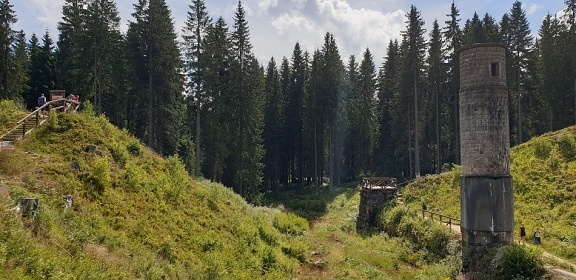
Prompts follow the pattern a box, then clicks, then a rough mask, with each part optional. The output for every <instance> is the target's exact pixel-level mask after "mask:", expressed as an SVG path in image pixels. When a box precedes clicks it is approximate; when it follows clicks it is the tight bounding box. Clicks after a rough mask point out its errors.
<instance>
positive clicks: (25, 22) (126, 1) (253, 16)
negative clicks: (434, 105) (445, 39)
mask: <svg viewBox="0 0 576 280" xmlns="http://www.w3.org/2000/svg"><path fill="white" fill-rule="evenodd" d="M10 2H11V4H12V5H13V6H14V10H15V12H16V16H17V17H18V22H17V23H16V25H15V26H14V28H15V29H18V30H19V29H22V30H24V32H25V33H26V35H27V36H28V38H29V36H30V35H31V34H32V33H36V34H37V35H39V36H42V35H43V34H44V32H45V30H48V31H49V32H50V35H51V36H52V38H53V40H54V41H56V40H57V37H58V35H57V29H56V27H57V23H58V21H60V20H61V16H62V15H61V11H62V5H63V3H64V0H11V1H10ZM136 2H137V1H136V0H117V1H116V3H117V5H118V10H119V12H120V16H121V17H122V25H121V26H122V27H121V28H122V30H123V31H125V30H126V28H127V22H128V20H132V18H131V15H130V14H131V13H132V12H133V3H136ZM166 2H167V4H168V6H169V8H170V9H171V11H172V16H173V18H174V23H175V26H176V31H177V32H179V33H180V30H181V29H182V25H183V24H184V22H185V21H186V13H187V11H188V5H189V4H190V3H191V0H166ZM205 3H206V6H207V8H208V10H209V12H210V15H211V16H212V17H213V18H215V19H216V18H218V17H220V16H222V17H223V18H224V20H225V21H226V22H227V23H228V26H229V27H230V28H231V27H232V25H233V16H234V10H235V9H236V7H237V5H238V1H237V0H205ZM455 3H456V6H457V7H458V9H459V10H460V17H461V19H462V20H461V22H460V24H461V26H463V25H464V22H465V21H466V20H467V19H470V18H471V17H472V15H473V14H474V12H477V13H478V14H479V15H480V17H483V16H484V14H485V13H489V14H490V15H492V16H493V17H494V18H495V19H496V21H500V19H501V18H502V15H504V13H507V12H509V11H510V9H511V8H512V4H513V3H514V0H456V1H455ZM522 3H523V4H522V7H523V9H524V10H525V11H526V14H527V17H528V20H529V22H530V27H531V30H532V33H533V34H534V35H536V34H537V31H538V29H539V28H540V25H541V23H542V19H543V17H544V16H545V15H546V14H547V13H550V14H552V15H555V14H557V13H558V12H560V11H561V10H563V9H564V8H565V5H564V1H563V0H529V1H522ZM411 4H413V5H414V6H416V8H417V9H418V10H419V11H420V12H421V14H422V17H423V19H424V21H425V29H426V30H427V33H429V32H430V30H431V28H432V22H433V21H434V20H435V19H438V22H439V24H440V26H441V27H443V26H444V21H445V20H447V17H446V15H447V14H448V13H449V12H450V5H451V4H452V1H448V0H447V1H438V0H412V1H407V0H243V1H242V5H243V6H244V8H245V10H246V12H247V20H248V24H249V26H250V32H251V42H252V45H253V48H254V49H253V50H254V53H255V54H256V56H257V57H258V59H259V60H260V61H261V62H262V63H264V64H265V63H267V62H268V61H269V60H270V58H271V57H274V58H275V59H276V61H280V59H281V58H282V56H286V57H290V56H291V54H292V50H293V49H294V45H295V44H296V42H300V44H301V45H302V47H303V48H304V49H305V50H308V51H310V52H312V51H313V50H314V49H316V48H321V46H322V43H323V37H324V34H325V33H326V32H330V33H332V34H334V37H335V39H336V42H337V44H338V47H339V49H340V54H341V56H342V58H343V59H344V60H346V59H347V57H348V56H349V55H352V54H353V55H356V56H357V57H361V55H362V53H363V52H364V50H365V49H366V48H370V51H371V52H372V54H373V56H374V59H375V61H376V62H377V63H380V62H381V61H382V58H383V57H384V56H385V54H386V53H385V52H386V47H387V44H388V42H389V40H390V39H400V31H401V30H404V28H405V23H404V21H405V20H406V18H405V15H406V12H408V11H409V10H410V5H411Z"/></svg>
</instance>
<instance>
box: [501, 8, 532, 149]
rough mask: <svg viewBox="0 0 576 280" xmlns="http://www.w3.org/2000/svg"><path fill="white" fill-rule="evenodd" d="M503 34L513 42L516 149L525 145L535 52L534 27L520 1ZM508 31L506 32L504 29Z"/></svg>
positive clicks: (513, 135)
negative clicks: (528, 87) (526, 106)
mask: <svg viewBox="0 0 576 280" xmlns="http://www.w3.org/2000/svg"><path fill="white" fill-rule="evenodd" d="M500 25H501V26H503V28H502V31H503V32H507V34H505V35H504V38H509V39H510V41H509V42H507V43H508V55H509V57H510V59H509V62H508V63H507V64H509V65H510V67H509V70H508V73H507V78H508V89H509V97H510V98H509V102H510V108H511V109H510V127H511V130H510V134H511V142H512V144H513V145H516V144H520V143H522V142H523V141H524V137H523V135H522V125H523V122H524V117H523V112H522V103H523V101H522V99H524V98H529V97H528V94H527V92H526V81H527V76H528V75H529V73H528V64H529V63H530V62H529V58H530V53H531V51H532V45H533V37H532V35H530V26H529V23H528V20H527V18H526V12H525V11H524V10H523V9H522V3H521V2H520V1H516V2H514V4H513V5H512V9H511V10H510V14H509V22H502V23H501V24H500ZM504 27H505V28H504Z"/></svg>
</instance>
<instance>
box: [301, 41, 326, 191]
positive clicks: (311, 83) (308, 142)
mask: <svg viewBox="0 0 576 280" xmlns="http://www.w3.org/2000/svg"><path fill="white" fill-rule="evenodd" d="M321 71H322V53H321V52H320V50H316V51H314V54H313V55H312V60H311V64H310V75H309V79H308V84H307V86H306V92H305V95H304V116H303V120H304V126H303V130H304V133H303V134H304V141H303V142H304V143H303V144H304V165H305V166H306V167H307V168H306V169H305V170H304V176H305V177H306V178H307V181H308V182H312V183H314V185H315V186H320V185H321V184H322V176H323V174H324V173H323V171H324V168H323V167H324V162H325V161H324V147H325V145H324V143H325V139H324V138H322V137H323V135H324V133H323V132H324V131H323V129H322V127H323V126H322V124H323V123H324V122H323V120H322V119H321V106H322V104H321V102H320V88H321V87H320V79H321Z"/></svg>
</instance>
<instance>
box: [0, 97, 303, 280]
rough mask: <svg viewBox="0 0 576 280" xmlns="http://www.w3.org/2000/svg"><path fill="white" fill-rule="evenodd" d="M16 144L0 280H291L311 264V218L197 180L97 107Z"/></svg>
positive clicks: (1, 178)
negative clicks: (25, 207)
mask: <svg viewBox="0 0 576 280" xmlns="http://www.w3.org/2000/svg"><path fill="white" fill-rule="evenodd" d="M3 104H4V105H3V106H6V104H5V103H3ZM4 108H5V107H4ZM4 112H10V110H7V111H2V113H0V116H1V117H6V116H5V115H4ZM16 146H17V149H16V150H14V151H0V205H1V206H2V207H1V208H0V220H1V221H2V222H1V225H2V230H1V232H0V267H1V269H0V278H3V279H76V278H85V279H106V278H108V279H120V278H147V279H161V278H162V277H168V278H170V279H186V278H188V279H192V278H193V279H255V278H259V279H286V278H291V277H293V276H295V275H297V273H298V264H299V262H301V261H304V260H305V256H306V247H305V243H304V242H303V241H301V240H299V239H298V238H297V237H298V236H301V235H302V234H303V233H305V232H306V230H307V229H308V228H307V226H308V224H307V222H306V220H304V219H303V218H300V217H297V216H295V215H293V214H289V213H284V212H282V211H279V210H275V209H270V208H257V207H253V206H251V205H249V204H247V203H246V202H245V201H244V200H243V199H242V198H241V197H239V196H238V195H236V194H234V192H233V191H232V190H230V189H228V188H225V187H223V186H221V185H218V184H215V183H211V182H209V181H207V180H199V181H194V180H192V179H191V178H190V177H189V176H188V174H187V172H186V170H185V168H184V166H183V164H182V163H181V162H180V160H179V159H178V158H177V157H168V158H166V159H162V158H161V157H159V156H157V155H155V153H153V152H152V151H151V150H150V149H149V148H147V147H145V146H144V145H142V144H141V143H140V141H138V140H137V139H135V138H134V137H132V136H130V135H128V133H127V132H126V131H121V130H118V129H117V128H115V127H114V126H113V125H111V124H110V123H109V122H108V121H107V120H106V118H104V117H102V116H99V117H97V116H95V115H94V111H92V110H90V107H89V106H88V108H87V109H86V110H85V111H84V113H83V114H61V115H51V116H50V118H49V121H48V122H47V124H46V125H43V126H42V127H40V128H39V129H37V130H35V131H34V132H33V133H32V134H31V135H30V136H29V137H27V138H26V139H25V140H22V141H18V142H17V143H16ZM65 195H72V196H73V206H72V208H69V209H65V203H64V200H63V196H65ZM27 197H35V198H39V199H40V210H39V211H38V213H37V215H36V217H35V218H34V219H32V218H30V217H26V218H24V217H22V216H21V213H20V212H18V211H17V210H16V209H15V206H16V205H17V202H18V200H19V199H20V198H27ZM291 275H292V276H291Z"/></svg>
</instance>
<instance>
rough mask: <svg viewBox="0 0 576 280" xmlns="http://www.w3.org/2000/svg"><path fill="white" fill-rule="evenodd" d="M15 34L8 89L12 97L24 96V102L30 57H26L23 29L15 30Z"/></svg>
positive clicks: (25, 100)
mask: <svg viewBox="0 0 576 280" xmlns="http://www.w3.org/2000/svg"><path fill="white" fill-rule="evenodd" d="M15 36H16V41H15V43H14V47H13V55H12V71H11V73H10V79H9V85H8V89H9V92H11V93H12V95H14V96H15V97H14V98H18V99H20V98H24V102H25V104H26V103H27V101H28V100H27V99H26V98H25V97H28V94H27V93H28V92H29V87H28V81H29V80H30V77H29V75H28V70H29V68H30V59H29V57H28V50H27V44H26V35H25V34H24V31H22V30H20V31H19V32H16V34H15ZM16 95H17V97H16ZM28 98H30V97H28ZM35 104H36V103H35Z"/></svg>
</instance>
